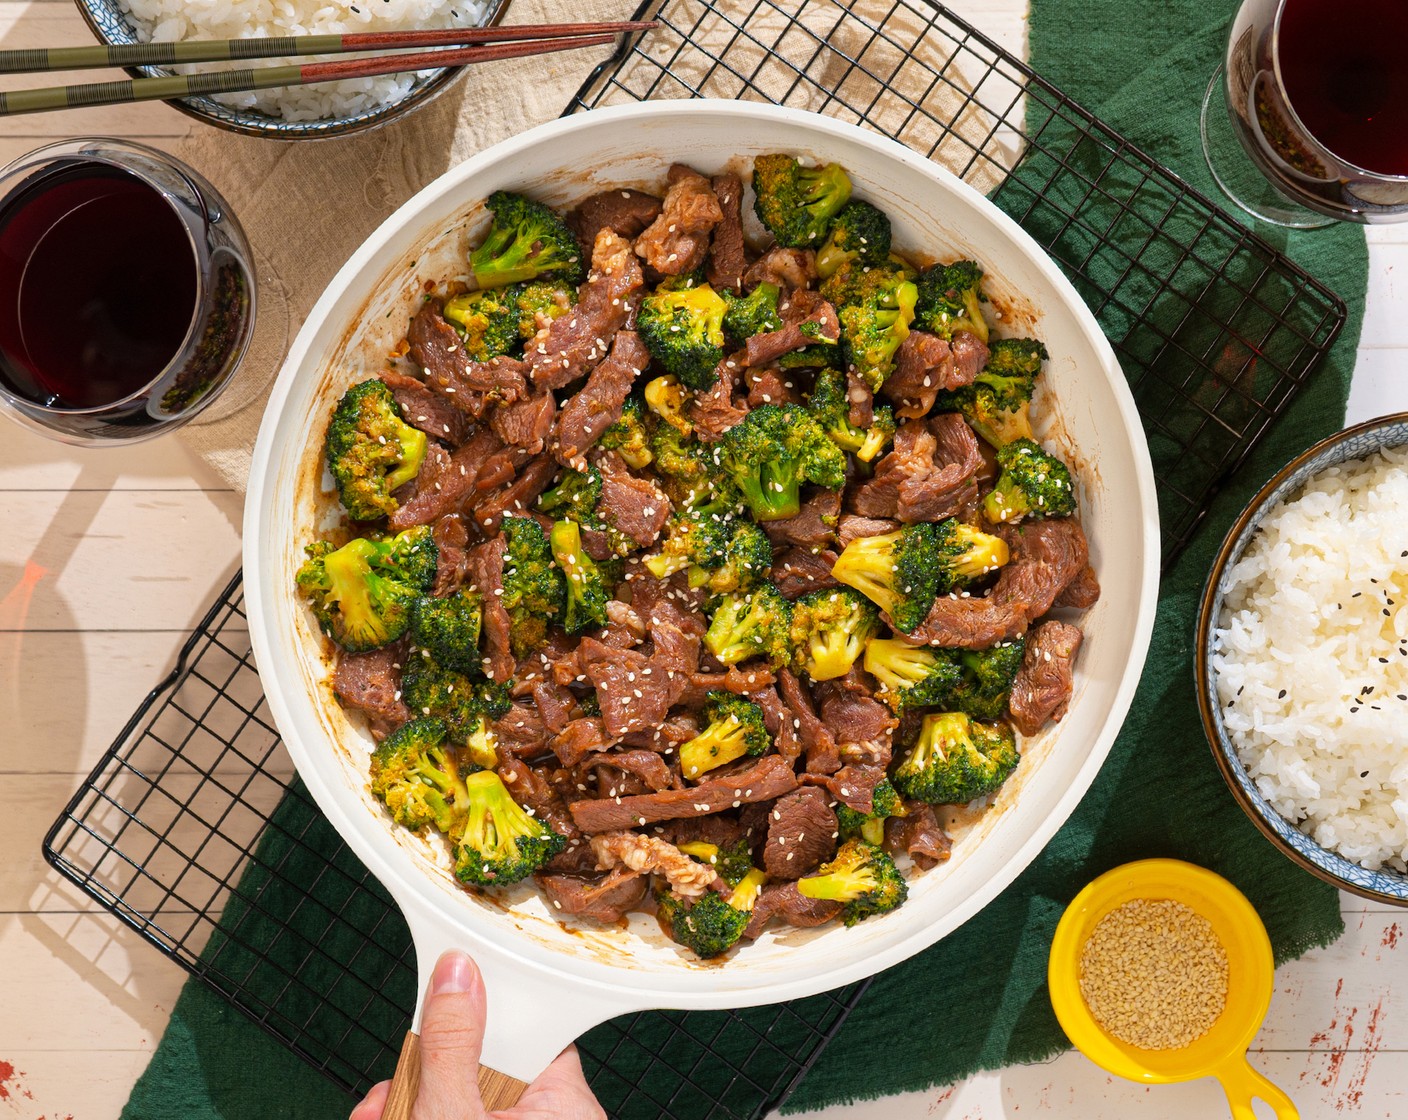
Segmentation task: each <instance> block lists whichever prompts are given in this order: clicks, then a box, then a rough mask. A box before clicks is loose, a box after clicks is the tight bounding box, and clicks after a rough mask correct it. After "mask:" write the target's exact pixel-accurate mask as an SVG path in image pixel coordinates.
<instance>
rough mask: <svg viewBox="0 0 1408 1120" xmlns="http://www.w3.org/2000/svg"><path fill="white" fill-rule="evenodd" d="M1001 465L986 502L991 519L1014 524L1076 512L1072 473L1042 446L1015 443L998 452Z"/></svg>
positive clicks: (1032, 441)
mask: <svg viewBox="0 0 1408 1120" xmlns="http://www.w3.org/2000/svg"><path fill="white" fill-rule="evenodd" d="M997 463H998V466H1000V467H1001V468H1002V474H1001V475H1000V476H999V477H998V480H997V484H996V485H995V486H994V487H993V488H992V490H991V491H990V492H989V493H988V496H987V497H986V498H985V499H984V500H983V512H984V513H986V514H987V515H988V520H990V521H1008V522H1011V521H1020V520H1022V518H1024V517H1069V516H1070V515H1071V514H1073V513H1075V511H1076V495H1075V487H1074V485H1072V483H1071V472H1070V470H1069V469H1067V467H1066V464H1065V463H1063V462H1061V460H1060V459H1058V458H1056V456H1055V455H1052V454H1051V453H1050V452H1048V451H1045V450H1043V449H1042V447H1041V445H1040V444H1039V443H1036V442H1035V441H1034V440H1029V439H1018V440H1013V441H1012V442H1011V443H1009V444H1007V445H1006V446H1005V447H1002V448H999V449H998V452H997Z"/></svg>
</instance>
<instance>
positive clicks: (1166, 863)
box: [1046, 859, 1300, 1120]
mask: <svg viewBox="0 0 1408 1120" xmlns="http://www.w3.org/2000/svg"><path fill="white" fill-rule="evenodd" d="M1135 899H1151V900H1162V899H1171V900H1173V901H1175V902H1181V903H1183V905H1185V906H1187V907H1188V908H1189V909H1191V910H1194V911H1196V912H1197V913H1198V914H1201V915H1202V916H1203V917H1204V918H1206V919H1207V920H1208V922H1209V923H1211V925H1212V928H1213V930H1214V931H1215V932H1216V934H1217V937H1218V940H1220V941H1221V942H1222V944H1223V947H1224V948H1225V949H1226V951H1227V1005H1226V1006H1225V1007H1224V1008H1223V1009H1222V1013H1221V1014H1220V1015H1219V1016H1218V1017H1217V1019H1216V1020H1215V1021H1214V1022H1213V1025H1212V1026H1211V1027H1210V1028H1209V1029H1208V1031H1207V1033H1206V1034H1204V1035H1203V1036H1202V1037H1201V1038H1196V1039H1194V1040H1193V1041H1192V1042H1190V1043H1189V1044H1188V1045H1187V1046H1181V1047H1179V1048H1177V1049H1174V1050H1145V1049H1142V1048H1141V1047H1138V1046H1131V1045H1130V1044H1129V1043H1126V1042H1121V1041H1120V1040H1119V1039H1117V1038H1115V1037H1113V1036H1112V1035H1109V1034H1107V1033H1106V1032H1105V1030H1104V1028H1103V1027H1101V1026H1100V1024H1099V1023H1098V1022H1096V1020H1095V1017H1094V1016H1093V1015H1092V1014H1091V1013H1090V1008H1089V1007H1088V1006H1087V1005H1086V1002H1085V998H1084V997H1083V996H1082V995H1081V994H1080V955H1081V950H1082V948H1084V946H1085V943H1086V941H1087V940H1088V939H1089V938H1090V935H1091V934H1092V933H1093V932H1094V930H1095V926H1096V925H1097V924H1098V923H1099V921H1100V919H1101V918H1103V917H1104V916H1105V915H1106V914H1108V913H1110V911H1112V910H1115V909H1117V908H1118V907H1120V906H1123V905H1124V904H1125V903H1127V902H1133V901H1134V900H1135ZM1046 971H1047V979H1048V982H1049V984H1050V987H1051V1004H1052V1006H1053V1007H1054V1008H1055V1010H1056V1018H1057V1020H1059V1022H1060V1024H1061V1029H1062V1030H1064V1031H1065V1032H1066V1035H1067V1036H1068V1037H1069V1038H1070V1040H1071V1042H1072V1043H1074V1044H1075V1047H1076V1049H1078V1050H1079V1051H1080V1052H1081V1053H1082V1054H1084V1055H1085V1056H1086V1057H1087V1058H1089V1059H1090V1060H1091V1061H1092V1062H1094V1063H1095V1064H1096V1065H1098V1066H1100V1067H1101V1068H1102V1069H1105V1070H1108V1071H1109V1072H1110V1073H1114V1074H1118V1075H1119V1076H1120V1077H1127V1078H1129V1079H1130V1080H1131V1081H1142V1082H1144V1083H1146V1084H1155V1085H1158V1084H1166V1083H1168V1082H1170V1081H1191V1080H1193V1079H1194V1078H1195V1077H1216V1078H1217V1079H1218V1081H1220V1082H1221V1083H1222V1089H1223V1091H1224V1092H1225V1093H1226V1094H1227V1103H1228V1104H1230V1105H1231V1106H1232V1115H1233V1117H1235V1120H1257V1117H1256V1114H1255V1113H1254V1112H1253V1111H1252V1101H1253V1100H1254V1099H1257V1098H1260V1099H1261V1100H1263V1101H1265V1102H1266V1103H1267V1104H1269V1105H1270V1106H1271V1107H1272V1108H1273V1109H1274V1110H1275V1111H1276V1117H1277V1120H1297V1118H1298V1117H1299V1116H1300V1113H1299V1112H1298V1111H1297V1110H1296V1106H1295V1105H1294V1104H1293V1103H1292V1101H1291V1098H1290V1097H1288V1096H1286V1094H1285V1093H1283V1092H1282V1091H1281V1090H1280V1089H1279V1088H1278V1087H1277V1086H1276V1085H1274V1084H1272V1082H1271V1081H1269V1080H1268V1079H1267V1078H1266V1077H1264V1076H1263V1075H1262V1074H1261V1073H1259V1072H1258V1071H1257V1070H1255V1069H1253V1068H1252V1066H1251V1063H1250V1062H1248V1061H1247V1047H1248V1046H1250V1045H1251V1041H1252V1039H1253V1038H1255V1037H1256V1033H1257V1031H1259V1030H1260V1029H1261V1023H1262V1020H1263V1019H1265V1018H1266V1011H1267V1008H1269V1007H1270V1006H1271V984H1272V976H1273V973H1274V971H1275V964H1274V961H1273V959H1272V956H1271V941H1270V939H1269V938H1268V937H1267V936H1266V927H1265V926H1264V925H1262V923H1261V918H1260V916H1259V915H1258V914H1257V912H1256V910H1255V908H1253V906H1252V904H1251V903H1250V902H1248V901H1247V899H1246V896H1245V895H1243V894H1242V892H1241V891H1239V890H1238V889H1237V888H1236V887H1234V886H1233V885H1232V884H1231V883H1229V882H1228V881H1227V880H1226V879H1224V878H1222V876H1220V875H1215V874H1213V873H1212V872H1211V871H1208V870H1207V869H1206V868H1202V867H1196V866H1194V865H1193V864H1191V863H1184V862H1183V861H1181V860H1176V859H1146V860H1140V861H1138V862H1136V863H1126V864H1125V865H1124V866H1122V867H1116V868H1115V869H1114V870H1113V871H1107V872H1106V873H1105V874H1104V875H1101V876H1100V878H1098V879H1096V880H1095V881H1094V882H1092V883H1091V884H1089V885H1088V886H1087V887H1086V888H1085V889H1084V890H1083V891H1081V892H1080V894H1078V895H1076V897H1075V898H1074V899H1072V900H1071V904H1070V906H1068V907H1067V908H1066V912H1065V914H1063V915H1062V916H1061V921H1060V922H1059V923H1058V924H1057V926H1056V936H1055V937H1054V938H1053V939H1052V942H1051V956H1050V959H1049V960H1048V962H1047V970H1046Z"/></svg>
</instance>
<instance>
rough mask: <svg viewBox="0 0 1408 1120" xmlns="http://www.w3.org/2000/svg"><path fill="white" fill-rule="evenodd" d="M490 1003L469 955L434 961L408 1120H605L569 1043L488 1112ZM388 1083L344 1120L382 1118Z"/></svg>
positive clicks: (376, 1087)
mask: <svg viewBox="0 0 1408 1120" xmlns="http://www.w3.org/2000/svg"><path fill="white" fill-rule="evenodd" d="M486 1014H487V1005H486V1002H485V998H484V978H483V977H482V976H480V975H479V969H478V967H477V966H476V965H475V963H474V961H473V960H471V959H470V957H469V955H468V954H467V953H461V952H449V953H445V954H444V955H443V956H441V958H440V959H439V961H437V962H436V964H435V973H434V975H433V976H431V978H430V989H429V991H428V992H427V993H426V997H425V1009H424V1010H423V1011H422V1013H421V1022H420V1090H419V1091H418V1092H417V1093H416V1101H415V1105H414V1106H413V1107H412V1108H411V1120H486V1117H488V1116H491V1115H492V1116H495V1117H499V1118H500V1120H606V1113H605V1112H603V1111H602V1109H601V1105H599V1104H597V1101H596V1097H594V1096H593V1095H592V1091H591V1089H590V1088H588V1086H587V1079H586V1078H585V1077H583V1076H582V1063H581V1062H580V1061H579V1060H578V1058H577V1048H576V1047H575V1046H569V1047H568V1048H567V1049H566V1050H564V1051H563V1052H562V1053H561V1054H559V1055H558V1056H557V1058H556V1059H555V1060H554V1061H553V1063H552V1065H550V1066H548V1068H547V1069H545V1070H543V1072H542V1073H540V1074H539V1075H538V1077H537V1079H536V1080H534V1082H533V1083H532V1084H531V1085H529V1086H528V1088H527V1089H525V1090H524V1092H523V1096H522V1097H520V1098H519V1100H518V1103H517V1104H516V1105H514V1106H513V1107H512V1108H510V1109H505V1110H503V1111H500V1112H494V1113H489V1112H487V1111H486V1110H485V1108H484V1102H483V1101H482V1100H481V1099H480V1097H479V1054H480V1051H481V1050H482V1049H483V1046H484V1020H485V1017H486ZM390 1091H391V1082H389V1081H383V1082H381V1083H380V1084H378V1085H374V1086H372V1090H371V1092H370V1093H368V1094H367V1097H366V1100H364V1101H362V1103H361V1104H359V1105H358V1106H357V1107H356V1108H354V1109H353V1110H352V1115H351V1116H350V1117H349V1118H348V1120H381V1115H382V1112H383V1110H384V1109H385V1108H386V1097H387V1094H388V1093H389V1092H390Z"/></svg>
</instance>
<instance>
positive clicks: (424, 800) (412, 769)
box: [370, 719, 462, 830]
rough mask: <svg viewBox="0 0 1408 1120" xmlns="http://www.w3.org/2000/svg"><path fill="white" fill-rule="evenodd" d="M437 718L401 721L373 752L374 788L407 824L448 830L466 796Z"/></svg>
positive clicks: (372, 776) (372, 778) (397, 821)
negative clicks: (462, 791)
mask: <svg viewBox="0 0 1408 1120" xmlns="http://www.w3.org/2000/svg"><path fill="white" fill-rule="evenodd" d="M445 738H446V731H445V725H444V723H442V722H441V721H440V720H438V719H413V720H411V721H410V722H409V723H405V724H402V725H401V726H400V727H398V728H397V729H396V730H395V731H393V732H392V733H391V734H390V735H388V736H387V737H386V738H385V739H383V740H382V741H381V742H380V743H379V744H378V745H377V748H376V750H375V751H373V752H372V760H371V770H370V772H371V790H372V793H373V794H375V795H376V796H377V797H378V798H380V799H381V800H382V802H384V803H385V805H386V808H387V810H388V811H389V812H390V813H391V817H392V819H393V820H394V821H395V822H396V823H397V824H400V825H405V826H406V827H407V828H410V829H415V830H419V829H422V828H425V827H426V826H427V825H435V827H437V828H439V829H442V830H448V829H449V828H450V827H451V826H452V825H453V823H454V821H455V816H456V808H457V803H459V802H460V801H461V800H462V795H461V793H460V790H461V788H462V787H461V785H460V778H459V764H458V761H457V760H456V758H455V752H454V749H453V748H452V747H450V746H449V745H448V744H447V743H446V742H445Z"/></svg>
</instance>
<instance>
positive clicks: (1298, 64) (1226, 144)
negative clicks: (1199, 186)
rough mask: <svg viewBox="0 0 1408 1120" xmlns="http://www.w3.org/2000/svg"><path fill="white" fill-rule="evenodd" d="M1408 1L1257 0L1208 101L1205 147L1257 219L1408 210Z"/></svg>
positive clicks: (1250, 1) (1383, 215) (1350, 217)
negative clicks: (1347, 2) (1406, 52)
mask: <svg viewBox="0 0 1408 1120" xmlns="http://www.w3.org/2000/svg"><path fill="white" fill-rule="evenodd" d="M1405 51H1408V0H1354V2H1353V3H1350V4H1346V3H1345V2H1344V0H1245V2H1244V3H1243V4H1242V6H1241V8H1240V9H1239V10H1238V12H1237V15H1236V17H1235V18H1234V19H1233V21H1232V31H1231V34H1230V36H1229V37H1228V42H1227V57H1226V61H1225V64H1224V65H1223V66H1222V67H1220V68H1219V69H1218V72H1217V73H1216V74H1215V75H1214V76H1213V80H1212V82H1211V83H1210V84H1209V86H1208V91H1207V96H1206V97H1205V98H1204V100H1203V117H1202V134H1203V154H1204V155H1205V156H1206V157H1207V161H1208V168H1209V169H1210V170H1211V171H1212V174H1213V178H1214V179H1216V180H1217V184H1218V186H1219V187H1221V188H1222V190H1223V192H1224V193H1225V194H1226V195H1227V196H1228V197H1229V198H1230V199H1231V200H1232V201H1233V202H1235V203H1236V204H1237V205H1238V206H1240V207H1241V208H1242V209H1243V210H1246V211H1247V212H1248V213H1250V214H1252V215H1254V216H1255V217H1258V218H1261V219H1263V220H1265V221H1268V222H1272V223H1274V224H1276V225H1283V226H1292V227H1298V228H1314V227H1316V226H1323V225H1329V224H1330V222H1331V221H1334V220H1337V219H1338V220H1342V221H1352V222H1365V223H1371V222H1392V221H1401V220H1403V219H1405V218H1408V54H1405Z"/></svg>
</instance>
